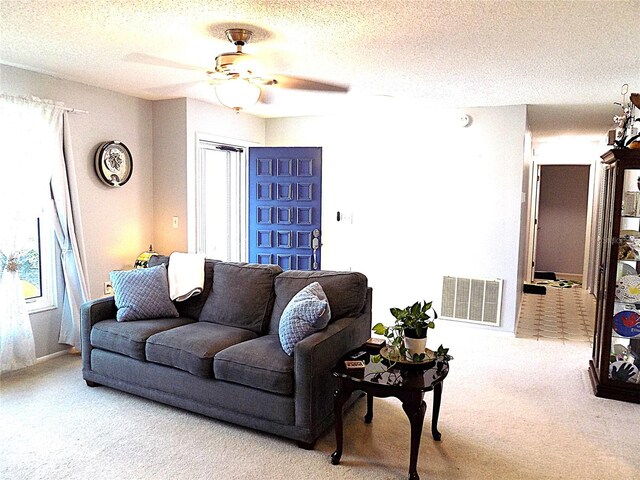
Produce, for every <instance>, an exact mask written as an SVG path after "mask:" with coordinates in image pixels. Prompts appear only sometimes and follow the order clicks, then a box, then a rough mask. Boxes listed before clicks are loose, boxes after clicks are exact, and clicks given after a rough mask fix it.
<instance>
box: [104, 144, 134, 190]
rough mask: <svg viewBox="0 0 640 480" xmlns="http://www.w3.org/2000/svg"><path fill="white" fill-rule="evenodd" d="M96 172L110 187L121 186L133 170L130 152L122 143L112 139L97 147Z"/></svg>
mask: <svg viewBox="0 0 640 480" xmlns="http://www.w3.org/2000/svg"><path fill="white" fill-rule="evenodd" d="M95 168H96V174H97V175H98V178H99V179H100V180H102V182H103V183H105V184H107V185H109V186H110V187H121V186H122V185H124V184H125V183H127V182H128V181H129V179H130V178H131V173H132V172H133V159H132V158H131V152H130V151H129V149H128V148H127V146H126V145H125V144H124V143H121V142H118V141H116V140H112V141H110V142H105V143H103V144H102V145H100V146H99V147H98V150H97V151H96V161H95Z"/></svg>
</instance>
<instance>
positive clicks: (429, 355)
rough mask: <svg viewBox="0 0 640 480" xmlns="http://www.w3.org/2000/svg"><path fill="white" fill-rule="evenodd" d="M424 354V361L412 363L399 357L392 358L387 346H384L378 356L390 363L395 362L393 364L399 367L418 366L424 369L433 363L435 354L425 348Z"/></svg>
mask: <svg viewBox="0 0 640 480" xmlns="http://www.w3.org/2000/svg"><path fill="white" fill-rule="evenodd" d="M424 353H425V354H426V355H425V357H424V360H421V361H419V362H414V361H413V360H409V359H408V358H406V357H405V358H402V357H400V356H399V355H398V356H392V355H391V352H390V351H389V346H388V345H385V346H384V347H382V349H381V350H380V355H381V356H382V358H385V359H386V360H389V361H390V362H395V363H399V364H401V365H403V366H404V365H406V366H420V367H424V366H426V365H428V364H431V363H435V361H436V354H435V352H434V351H433V350H429V349H428V348H425V351H424Z"/></svg>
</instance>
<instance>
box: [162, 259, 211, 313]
mask: <svg viewBox="0 0 640 480" xmlns="http://www.w3.org/2000/svg"><path fill="white" fill-rule="evenodd" d="M168 277H169V296H170V297H171V300H175V301H177V302H184V301H185V300H186V299H188V298H190V297H192V296H194V295H199V294H200V293H202V288H203V287H204V254H201V253H180V252H173V253H172V254H171V257H169V271H168Z"/></svg>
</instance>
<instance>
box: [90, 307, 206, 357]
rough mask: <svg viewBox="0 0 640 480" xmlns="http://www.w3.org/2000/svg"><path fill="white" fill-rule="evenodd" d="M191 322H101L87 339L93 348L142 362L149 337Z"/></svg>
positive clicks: (161, 319)
mask: <svg viewBox="0 0 640 480" xmlns="http://www.w3.org/2000/svg"><path fill="white" fill-rule="evenodd" d="M193 322H194V320H193V319H191V318H185V317H177V318H154V319H152V320H138V321H136V322H117V321H116V320H113V319H112V320H103V321H101V322H98V323H96V324H95V325H94V326H93V328H92V329H91V335H90V337H89V338H90V341H91V345H92V346H93V347H95V348H101V349H103V350H109V351H110V352H115V353H121V354H122V355H126V356H128V357H131V358H136V359H138V360H144V359H145V353H144V349H145V343H146V341H147V339H148V338H149V337H150V336H151V335H154V334H156V333H158V332H163V331H165V330H169V329H171V328H175V327H180V326H183V325H187V324H189V323H193Z"/></svg>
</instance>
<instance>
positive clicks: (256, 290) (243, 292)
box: [199, 262, 282, 334]
mask: <svg viewBox="0 0 640 480" xmlns="http://www.w3.org/2000/svg"><path fill="white" fill-rule="evenodd" d="M281 272H282V269H281V268H280V267H279V266H277V265H255V264H246V263H244V264H243V263H231V262H220V263H216V264H215V266H214V270H213V288H212V289H211V293H210V294H209V297H208V298H207V301H206V302H205V304H204V307H203V308H202V312H201V313H200V318H199V320H200V321H203V322H212V323H217V324H219V325H228V326H231V327H239V328H246V329H247V330H251V331H252V332H255V333H258V334H261V333H263V332H264V330H265V329H266V325H267V323H268V321H269V318H270V315H271V309H272V308H273V299H274V293H273V281H274V279H275V278H276V277H277V276H278V274H280V273H281Z"/></svg>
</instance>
